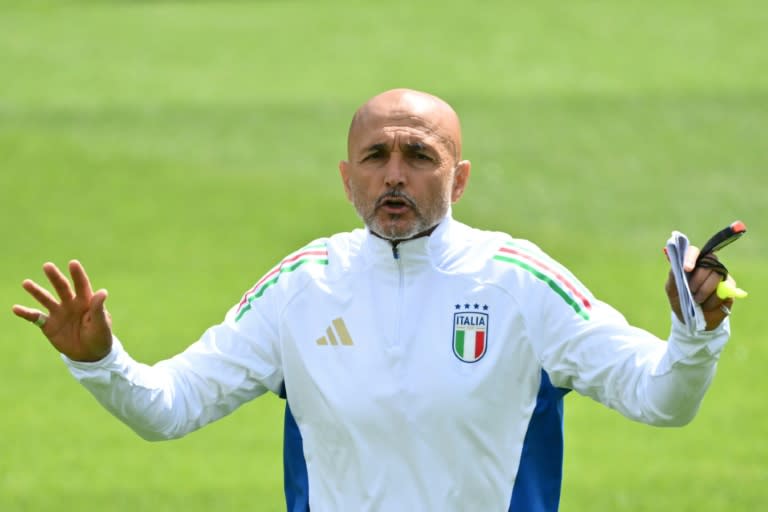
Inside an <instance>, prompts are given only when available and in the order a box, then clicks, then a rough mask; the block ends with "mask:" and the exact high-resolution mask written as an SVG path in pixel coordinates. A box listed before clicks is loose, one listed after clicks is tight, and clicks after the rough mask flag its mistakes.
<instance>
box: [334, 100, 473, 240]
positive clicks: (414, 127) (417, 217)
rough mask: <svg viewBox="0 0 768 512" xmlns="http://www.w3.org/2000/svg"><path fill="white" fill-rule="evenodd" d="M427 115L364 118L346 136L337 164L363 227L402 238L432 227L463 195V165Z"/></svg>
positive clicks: (447, 137) (452, 144)
mask: <svg viewBox="0 0 768 512" xmlns="http://www.w3.org/2000/svg"><path fill="white" fill-rule="evenodd" d="M455 144H456V143H455V142H454V141H453V140H452V139H451V137H450V134H446V133H441V130H440V126H439V125H436V124H435V122H434V121H433V119H432V118H430V117H429V116H428V115H413V114H408V115H404V114H403V113H402V111H400V110H398V111H397V113H395V114H386V113H385V115H370V116H367V117H366V118H365V119H363V120H362V121H360V122H359V123H358V124H357V125H356V126H355V125H353V129H352V130H351V132H350V139H349V160H348V161H342V162H341V163H340V165H339V168H340V170H341V175H342V179H343V181H344V188H345V190H346V192H347V197H348V198H349V199H350V201H351V202H352V204H353V205H354V206H355V209H356V210H357V213H358V214H359V215H360V217H361V218H362V219H363V221H364V222H365V224H366V225H367V226H368V228H369V229H370V230H371V231H373V232H375V233H376V234H378V235H379V236H381V237H383V238H387V239H390V240H404V239H407V238H411V237H413V236H415V235H417V234H419V233H422V232H424V231H427V230H428V229H430V228H431V227H433V226H435V225H436V224H437V223H438V222H439V221H440V220H441V219H442V218H443V217H444V216H445V215H446V213H447V212H448V207H449V205H450V204H451V203H452V202H455V201H456V200H458V198H459V197H460V196H461V193H462V192H463V189H464V185H465V183H466V178H467V176H468V174H469V162H466V161H463V162H459V161H458V158H457V154H456V153H457V147H456V146H455Z"/></svg>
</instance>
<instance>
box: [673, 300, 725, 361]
mask: <svg viewBox="0 0 768 512" xmlns="http://www.w3.org/2000/svg"><path fill="white" fill-rule="evenodd" d="M671 316H672V329H671V332H670V335H669V351H670V352H671V354H672V360H673V361H675V362H679V363H683V364H690V365H695V364H700V363H705V362H710V361H713V360H717V359H718V358H719V357H720V353H721V352H722V351H723V347H725V344H726V342H727V341H728V337H729V336H730V334H731V324H730V319H729V318H726V319H725V320H723V322H722V323H721V324H720V325H718V326H717V327H716V328H714V329H712V330H711V331H703V332H699V333H697V334H695V335H691V334H689V333H688V329H687V328H686V326H685V324H683V323H682V322H681V321H680V320H679V319H678V318H677V316H676V315H675V314H674V313H672V314H671Z"/></svg>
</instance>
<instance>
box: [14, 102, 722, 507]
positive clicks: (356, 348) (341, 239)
mask: <svg viewBox="0 0 768 512" xmlns="http://www.w3.org/2000/svg"><path fill="white" fill-rule="evenodd" d="M339 168H340V171H341V178H342V181H343V184H344V189H345V191H346V194H347V197H348V198H349V199H350V201H351V202H352V203H353V205H354V207H355V209H356V210H357V212H358V213H359V215H360V217H361V218H362V219H363V221H364V223H365V226H366V229H365V230H356V231H354V232H351V233H341V234H336V235H334V236H331V237H329V238H324V239H320V240H317V241H314V242H312V243H310V244H308V245H307V246H305V247H303V248H302V249H300V250H299V251H296V252H294V253H292V254H291V255H289V256H288V257H286V258H285V259H284V260H283V261H281V262H280V263H279V264H278V265H277V266H275V267H274V268H273V269H272V270H271V271H270V272H268V273H267V274H266V275H265V276H264V277H263V278H262V279H261V280H260V281H258V282H257V283H256V285H255V286H253V288H251V289H250V290H249V291H248V292H247V293H246V294H245V295H244V296H243V297H242V299H241V300H240V301H239V303H237V304H236V305H235V306H234V307H233V308H232V309H231V310H230V311H229V312H228V313H227V315H226V317H225V319H224V321H223V323H221V324H220V325H217V326H214V327H212V328H210V329H209V330H208V331H206V332H205V333H204V334H203V336H202V338H201V339H200V340H199V341H197V342H196V343H194V344H192V345H191V346H190V347H189V348H188V349H187V350H186V351H184V352H183V353H182V354H179V355H177V356H175V357H174V358H172V359H170V360H167V361H162V362H160V363H157V364H156V365H154V366H153V367H148V366H145V365H141V364H138V363H136V362H135V361H134V360H133V359H131V358H130V357H129V355H128V354H127V352H126V351H125V350H124V349H123V346H122V345H121V343H120V342H119V341H118V340H117V338H115V337H114V336H113V335H112V330H111V322H110V318H109V315H108V313H107V312H106V310H105V308H104V302H105V300H106V297H107V294H106V291H104V290H99V291H96V292H93V291H92V288H91V284H90V282H89V279H88V277H87V276H86V273H85V270H84V269H83V267H82V266H81V265H80V264H79V263H78V262H77V261H73V262H71V263H70V265H69V271H70V274H71V278H72V281H73V284H74V290H73V289H72V287H71V285H70V283H69V281H68V280H67V278H66V277H65V276H64V275H63V274H62V273H61V272H60V271H59V270H58V269H57V268H56V267H55V266H54V265H53V264H51V263H47V264H45V265H44V267H43V268H44V271H45V274H46V276H47V277H48V279H49V280H50V282H51V284H52V286H53V288H54V289H55V290H56V292H57V294H58V299H57V298H55V297H54V296H53V295H52V294H50V293H49V292H48V291H46V290H45V289H44V288H42V287H41V286H39V285H37V284H36V283H34V282H32V281H29V280H26V281H25V282H24V284H23V286H24V288H25V289H26V290H27V291H28V292H29V293H30V294H31V295H32V296H33V297H34V298H35V299H36V300H37V301H38V302H39V303H40V304H41V305H42V306H43V307H44V308H46V309H47V310H48V313H47V314H46V313H43V312H42V311H40V310H37V309H31V308H27V307H23V306H18V305H17V306H14V308H13V311H14V312H15V313H16V314H17V315H18V316H20V317H22V318H24V319H26V320H28V321H30V322H34V323H36V324H37V325H38V326H40V327H41V328H42V331H43V333H44V334H45V335H46V336H47V337H48V339H49V340H50V342H51V343H52V344H53V346H54V347H55V348H56V349H57V350H59V351H60V352H61V353H62V354H63V356H64V360H65V362H66V364H67V365H68V366H69V369H70V371H71V372H72V374H73V375H74V376H75V377H76V378H77V379H78V380H79V381H80V382H82V384H83V385H84V386H85V387H86V388H88V390H89V391H91V393H93V394H94V395H95V397H96V398H97V399H98V400H99V401H100V402H101V403H102V404H103V405H104V406H105V407H106V408H107V409H109V410H110V411H111V412H112V413H113V414H114V415H115V416H117V417H118V418H120V419H121V420H122V421H124V422H125V423H127V424H128V425H129V426H130V427H131V428H133V429H134V430H135V431H136V432H137V433H139V434H140V435H141V436H143V437H145V438H146V439H152V440H156V439H169V438H174V437H179V436H183V435H185V434H187V433H189V432H191V431H193V430H195V429H197V428H199V427H201V426H203V425H205V424H207V423H209V422H211V421H214V420H216V419H218V418H220V417H222V416H224V415H225V414H228V413H230V412H231V411H233V410H234V409H235V408H236V407H238V406H239V405H241V404H243V403H245V402H247V401H249V400H251V399H253V398H255V397H257V396H259V395H261V394H263V393H265V392H266V391H272V392H273V393H276V394H280V395H281V396H283V397H285V398H286V399H287V404H288V407H287V410H286V434H285V442H286V446H285V454H286V457H285V468H286V498H287V502H288V507H289V509H290V510H308V509H311V510H312V511H313V512H317V511H355V512H359V511H364V510H383V511H400V510H418V511H441V512H443V511H467V510H483V511H490V510H499V511H500V510H516V511H528V512H530V511H547V512H548V511H554V510H556V509H557V506H558V501H559V493H560V481H561V468H562V396H563V395H564V394H565V393H566V392H567V391H569V390H572V389H573V390H576V391H578V392H579V393H582V394H585V395H587V396H590V397H592V398H594V399H595V400H597V401H600V402H602V403H604V404H605V405H607V406H609V407H612V408H614V409H616V410H618V411H619V412H620V413H622V414H623V415H625V416H627V417H628V418H631V419H634V420H637V421H642V422H645V423H649V424H653V425H683V424H685V423H687V422H689V421H690V420H691V419H692V418H693V416H694V415H695V413H696V411H697V409H698V406H699V404H700V402H701V399H702V397H703V395H704V392H705V390H706V388H707V387H708V385H709V382H710V380H711V379H712V377H713V375H714V371H715V365H716V361H717V358H718V355H719V353H720V351H721V349H722V347H723V345H724V344H725V342H726V340H727V338H728V321H727V320H726V317H727V313H728V312H729V309H728V308H730V307H731V306H732V302H733V301H732V299H728V300H725V301H723V300H721V299H719V298H718V297H717V295H716V294H715V293H714V291H715V288H716V286H717V284H718V283H719V282H720V280H721V279H722V278H721V276H720V275H719V274H717V273H715V272H713V271H712V269H710V268H695V262H696V258H697V256H698V254H697V250H695V249H692V250H691V251H689V252H688V253H687V255H686V270H688V271H690V272H691V277H690V284H691V288H692V290H693V292H694V295H695V299H696V300H697V301H698V302H699V303H700V304H701V306H702V309H703V310H704V312H705V318H706V323H707V329H708V330H707V331H706V332H701V333H700V334H697V335H695V336H691V335H689V334H687V332H688V331H687V330H686V329H684V328H683V325H682V323H681V321H680V318H681V314H680V308H679V304H678V298H677V291H676V289H675V286H674V281H673V280H672V279H671V278H668V280H667V287H666V288H667V294H668V297H669V300H670V304H671V306H672V310H673V312H674V314H673V315H671V318H672V329H671V334H670V337H669V340H668V343H665V342H664V341H662V340H659V339H657V338H656V337H654V336H653V335H651V334H649V333H647V332H645V331H643V330H640V329H638V328H635V327H632V326H630V325H628V324H627V322H626V321H625V319H624V318H623V317H622V316H621V315H620V314H619V313H617V312H616V311H615V310H614V309H612V308H611V307H610V306H608V305H606V304H604V303H602V302H600V301H599V300H597V299H595V298H594V297H593V296H592V294H591V293H590V292H589V291H588V290H587V289H586V288H585V287H584V286H583V285H582V284H581V283H580V282H579V281H578V280H577V279H576V278H575V277H573V276H572V275H571V274H570V273H569V272H568V271H567V270H566V269H565V268H564V267H562V266H561V265H560V264H558V263H557V262H556V261H554V260H552V259H551V258H550V257H548V256H547V255H546V254H545V253H543V252H542V251H541V250H540V249H538V248H537V247H536V246H535V245H533V244H532V243H530V242H527V241H524V240H519V239H514V238H512V237H510V236H509V235H506V234H504V233H492V232H485V231H480V230H476V229H472V228H470V227H468V226H465V225H463V224H461V223H459V222H457V221H455V220H453V219H452V218H451V204H452V203H454V202H456V201H458V200H459V198H461V196H462V194H463V192H464V190H465V187H466V185H467V182H468V179H469V175H470V162H469V161H468V160H462V158H461V129H460V126H459V119H458V116H457V115H456V113H455V112H454V111H453V109H452V108H451V107H450V106H449V105H448V104H447V103H445V102H444V101H442V100H440V99H438V98H436V97H434V96H431V95H429V94H426V93H422V92H417V91H412V90H405V89H396V90H391V91H387V92H384V93H382V94H380V95H378V96H375V97H374V98H372V99H370V100H369V101H368V102H366V103H365V104H364V105H363V106H362V107H361V108H360V109H359V110H358V111H357V112H356V114H355V116H354V118H353V120H352V123H351V126H350V129H349V138H348V157H347V160H345V161H342V162H341V163H340V165H339ZM724 320H725V321H724Z"/></svg>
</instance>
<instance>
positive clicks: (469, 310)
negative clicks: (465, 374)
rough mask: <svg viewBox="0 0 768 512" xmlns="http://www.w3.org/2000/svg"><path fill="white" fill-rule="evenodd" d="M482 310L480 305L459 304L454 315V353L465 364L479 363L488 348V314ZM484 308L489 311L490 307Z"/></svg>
mask: <svg viewBox="0 0 768 512" xmlns="http://www.w3.org/2000/svg"><path fill="white" fill-rule="evenodd" d="M473 306H474V307H473ZM480 308H481V306H480V305H479V304H474V305H470V304H464V305H463V306H462V305H461V304H457V305H456V309H457V311H456V312H455V313H454V314H453V353H454V355H455V356H456V357H458V358H459V359H460V360H462V361H464V362H465V363H474V362H477V361H479V360H480V359H482V357H483V356H484V355H485V352H486V350H487V348H488V313H487V312H483V311H479V309H480ZM482 308H483V310H485V311H487V310H488V306H485V305H484V306H482Z"/></svg>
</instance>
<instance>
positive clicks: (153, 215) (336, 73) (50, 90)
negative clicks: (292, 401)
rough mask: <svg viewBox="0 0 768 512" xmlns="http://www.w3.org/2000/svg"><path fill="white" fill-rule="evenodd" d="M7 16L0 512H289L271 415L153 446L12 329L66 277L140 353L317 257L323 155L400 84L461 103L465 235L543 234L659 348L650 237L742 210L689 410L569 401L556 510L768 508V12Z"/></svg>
mask: <svg viewBox="0 0 768 512" xmlns="http://www.w3.org/2000/svg"><path fill="white" fill-rule="evenodd" d="M451 5H452V4H450V3H445V2H437V1H424V2H413V3H412V2H405V1H395V2H389V3H386V4H383V3H375V2H343V1H342V0H335V1H330V0H329V1H327V2H301V1H282V2H280V1H273V2H268V1H261V2H255V1H254V2H246V1H239V2H202V1H191V2H161V1H158V2H149V1H147V2H140V1H135V2H130V1H111V2H110V1H104V2H95V1H94V2H67V1H62V2H53V1H50V2H42V1H32V2H21V1H18V2H7V1H5V2H0V70H2V71H1V73H2V78H1V79H0V240H1V241H2V242H0V243H1V244H2V254H3V257H2V264H3V268H2V272H1V273H0V277H2V278H1V279H0V304H2V314H0V375H1V377H0V379H1V381H2V386H0V411H2V412H0V418H1V419H0V510H2V511H4V512H11V511H13V512H15V511H65V510H78V511H106V510H108V511H125V512H135V511H138V510H152V511H166V510H167V511H170V510H174V511H178V510H183V511H185V512H194V511H203V510H246V509H247V510H258V511H273V510H274V511H278V510H283V509H284V505H283V496H282V463H281V458H280V457H281V455H280V450H281V442H282V441H281V429H282V416H281V414H282V402H280V401H279V400H277V399H275V398H273V397H264V398H261V399H259V400H257V401H255V402H254V403H251V404H248V405H247V406H245V407H243V408H241V409H240V410H239V411H237V412H236V413H235V414H234V415H232V416H231V417H228V418H225V419H224V420H222V421H220V422H218V423H216V424H214V425H211V426H209V427H207V428H206V429H203V430H202V431H200V432H197V433H194V434H192V435H190V436H188V437H187V438H184V439H182V440H178V441H173V442H167V443H155V444H152V443H147V442H145V441H143V440H141V439H140V438H138V437H137V436H136V435H134V434H133V433H132V432H131V431H129V430H128V428H127V427H125V426H123V425H122V424H120V423H119V422H118V421H116V420H114V419H113V418H112V417H110V416H109V415H108V413H106V412H105V411H104V410H102V409H101V408H100V407H99V406H98V404H96V402H95V401H94V400H93V399H92V398H91V397H90V396H89V395H88V394H87V393H86V392H85V391H83V390H82V389H81V388H80V387H79V385H78V384H76V383H75V382H74V381H73V379H72V378H71V377H70V376H69V374H68V372H67V371H66V369H65V368H64V366H63V364H62V363H61V362H60V360H59V358H58V357H57V355H56V353H55V352H54V351H53V349H52V348H50V347H49V346H48V345H47V343H46V342H45V340H44V339H43V338H42V337H41V335H40V334H39V333H38V332H36V330H35V328H34V327H31V326H29V325H27V324H25V323H24V322H22V321H20V320H18V319H16V318H15V317H14V316H13V315H12V314H11V312H10V307H11V305H12V304H14V303H18V302H21V303H27V304H29V303H30V301H29V300H28V299H27V297H26V294H25V293H24V292H23V290H22V289H21V287H20V283H21V281H22V280H23V279H24V278H26V277H32V278H34V279H41V278H42V272H41V271H40V266H41V264H42V263H43V262H45V261H49V260H50V261H54V262H56V263H58V264H62V265H64V264H66V262H67V261H68V260H69V259H71V258H78V259H80V260H81V261H83V262H84V263H85V264H86V267H87V268H88V270H89V272H90V274H91V277H92V279H93V280H94V281H95V285H96V286H99V287H106V288H108V289H109V291H110V299H109V301H108V306H109V308H110V311H111V312H112V315H113V318H114V325H115V329H116V332H117V334H118V335H119V336H120V338H121V339H122V340H123V342H124V344H125V345H126V346H127V347H128V349H129V350H130V352H131V353H132V355H134V357H136V358H137V359H139V360H142V361H144V362H148V363H152V362H155V361H158V360H160V359H162V358H165V357H168V356H170V355H173V354H174V353H176V352H178V351H180V350H182V349H183V348H184V347H186V346H187V345H188V344H189V343H190V342H192V341H194V340H195V339H197V337H198V336H199V335H200V334H201V333H202V331H203V330H204V329H205V328H206V327H207V326H209V325H211V324H213V323H216V322H218V321H219V320H220V319H221V318H222V316H223V314H224V312H225V311H226V310H227V309H228V308H229V307H230V306H231V305H232V304H233V303H234V302H235V301H237V300H238V299H239V298H240V295H241V294H242V292H243V291H244V290H246V289H247V288H248V287H249V286H250V285H251V284H252V283H253V282H254V281H256V280H257V279H258V278H259V277H260V276H261V274H263V273H264V272H265V271H266V270H268V269H269V268H270V267H271V266H272V265H273V264H274V263H275V262H276V261H277V260H279V259H280V258H281V257H282V256H284V255H285V254H287V253H288V252H290V251H292V250H293V249H295V248H297V247H299V246H300V245H301V244H303V243H305V242H306V241H308V240H310V239H313V238H316V237H319V236H323V235H326V234H329V233H332V232H336V231H342V230H347V229H351V228H353V227H356V226H357V225H358V223H359V221H358V219H357V218H356V216H355V215H354V213H353V210H352V208H351V206H349V205H348V204H347V202H346V200H345V198H344V195H343V192H342V188H341V184H340V181H339V178H338V172H337V162H338V160H339V159H341V158H343V157H344V152H345V148H346V142H345V136H346V129H347V125H348V122H349V119H350V116H351V114H352V112H353V111H354V109H355V108H356V107H357V106H358V105H359V104H360V103H361V102H363V101H364V100H365V99H367V98H368V97H370V96H372V95H373V94H375V93H377V92H380V91H382V90H384V89H388V88H391V87H396V86H406V87H413V88H418V89H424V90H427V91H430V92H433V93H435V94H438V95H440V96H442V97H444V98H445V99H446V100H448V101H449V102H451V103H452V104H453V105H454V106H455V107H456V109H457V110H458V112H459V113H460V115H461V116H462V119H463V124H464V150H465V157H467V158H469V159H471V160H472V161H473V176H472V181H471V184H470V187H469V190H468V192H467V195H466V196H465V198H464V199H463V200H462V202H460V203H459V204H458V205H456V207H455V209H454V213H455V216H456V217H457V218H459V219H460V220H462V221H465V222H467V223H470V224H473V225H475V226H478V227H483V228H487V229H499V230H505V231H508V232H510V233H512V234H514V235H515V236H519V237H524V238H530V239H532V240H534V241H536V242H537V243H538V244H539V245H541V246H542V247H543V248H544V249H546V250H547V251H548V252H550V253H551V254H552V255H553V256H555V257H556V258H558V259H559V260H560V261H562V262H563V263H565V264H566V265H567V266H568V267H569V268H570V269H571V270H572V271H574V273H576V274H577V275H578V276H579V277H580V278H581V279H582V280H583V281H584V282H585V283H587V285H588V286H590V288H591V289H592V291H593V292H594V293H595V294H596V295H598V296H599V297H600V298H602V299H604V300H606V301H607V302H610V303H611V304H613V305H615V306H616V307H617V308H618V309H620V310H621V311H622V312H624V313H625V315H626V316H627V318H628V319H629V320H630V321H631V322H633V323H636V324H638V325H641V326H643V327H645V328H647V329H649V330H651V331H652V332H655V333H657V334H659V335H660V336H666V331H667V329H668V324H669V319H668V315H669V313H668V307H667V305H666V298H665V296H664V293H663V288H662V287H663V281H664V277H665V273H666V268H667V264H666V261H665V260H664V258H663V256H662V254H661V247H662V245H663V243H664V241H665V240H666V238H667V237H668V236H669V232H670V231H671V230H672V229H679V230H682V231H684V232H686V233H687V234H689V235H690V236H691V238H692V239H693V240H694V241H695V242H698V243H703V241H704V239H705V238H706V237H707V236H708V235H709V234H711V232H714V231H715V230H716V229H719V228H721V227H723V226H724V225H725V224H727V223H728V222H730V221H732V220H734V219H742V220H744V221H745V222H746V223H747V225H748V227H749V228H750V233H749V234H748V235H747V236H746V237H744V239H743V240H742V241H739V242H738V243H737V244H735V245H733V246H732V247H729V248H728V249H727V250H726V251H724V252H723V254H722V256H723V258H724V260H725V261H726V263H728V264H729V266H730V268H731V270H732V271H733V273H734V275H735V276H736V278H737V279H738V280H739V283H740V285H742V286H743V287H744V288H745V289H747V290H749V291H750V292H751V296H750V297H749V298H748V299H746V300H744V301H743V302H739V303H738V304H737V305H736V307H735V308H734V315H733V337H732V341H731V343H730V345H729V346H728V347H727V349H726V351H725V353H724V355H723V357H722V360H721V364H720V368H719V373H718V376H717V378H716V380H715V382H714V383H713V386H712V388H711V389H710V392H709V394H708V395H707V397H706V399H705V401H704V404H703V407H702V409H701V411H700V413H699V416H698V417H697V418H696V419H695V420H694V422H693V423H692V424H691V425H689V426H687V427H685V428H683V429H657V428H652V427H647V426H644V425H640V424H635V423H632V422H630V421H628V420H626V419H624V418H622V417H621V416H619V415H618V414H617V413H615V412H612V411H609V410H607V409H606V408H604V407H602V406H600V405H598V404H595V403H593V402H592V401H590V400H588V399H585V398H582V397H579V396H576V395H571V396H569V397H568V398H567V400H566V458H565V480H564V486H563V500H562V507H561V509H562V510H564V511H585V510H590V511H633V512H634V511H654V512H657V511H675V512H684V511H697V512H712V511H727V512H737V511H757V510H763V509H765V508H766V506H768V411H767V410H766V400H765V398H764V395H763V392H764V389H765V388H766V387H768V376H766V372H765V370H764V368H765V367H764V364H765V361H766V359H768V336H766V334H765V327H764V324H762V323H761V321H762V320H761V318H762V315H763V314H765V313H764V312H765V310H766V309H767V308H768V287H766V283H768V271H767V270H766V268H765V265H764V262H765V254H766V252H767V251H768V242H766V236H765V232H766V225H767V224H768V200H767V199H766V198H767V197H768V178H766V176H768V174H766V173H768V144H766V140H768V139H766V135H765V131H766V127H767V126H768V51H767V49H768V31H767V30H766V29H765V27H766V26H768V9H765V6H764V5H763V4H762V3H761V2H758V1H756V0H754V1H745V0H740V1H738V0H737V1H733V2H729V3H727V4H723V3H720V2H710V1H699V2H694V1H680V2H662V1H650V2H644V3H632V4H630V3H621V2H608V1H598V0H595V1H582V0H578V1H574V2H567V3H566V2H555V1H542V2H535V3H534V2H505V1H502V0H494V1H491V0H478V1H477V2H474V3H471V4H470V3H463V4H461V5H459V4H458V3H457V4H456V5H455V6H453V7H451Z"/></svg>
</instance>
